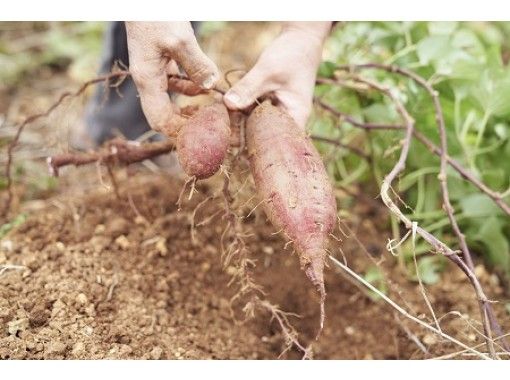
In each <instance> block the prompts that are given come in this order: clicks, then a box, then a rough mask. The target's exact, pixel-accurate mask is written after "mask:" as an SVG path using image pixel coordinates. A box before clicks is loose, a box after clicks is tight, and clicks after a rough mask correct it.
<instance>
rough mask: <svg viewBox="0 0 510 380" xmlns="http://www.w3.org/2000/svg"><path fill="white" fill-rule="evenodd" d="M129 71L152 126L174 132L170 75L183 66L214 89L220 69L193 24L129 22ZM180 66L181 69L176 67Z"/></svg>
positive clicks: (196, 79) (158, 129)
mask: <svg viewBox="0 0 510 380" xmlns="http://www.w3.org/2000/svg"><path fill="white" fill-rule="evenodd" d="M126 31H127V41H128V50H129V71H130V72H131V75H132V77H133V80H134V82H135V84H136V87H137V88H138V92H139V94H140V100H141V103H142V109H143V112H144V114H145V117H146V118H147V121H148V122H149V125H150V126H151V127H152V128H153V129H155V130H157V131H162V130H172V129H173V128H172V124H173V123H175V120H176V112H175V109H174V106H173V104H172V103H171V101H170V97H169V95H168V93H167V85H168V84H167V75H168V74H175V73H177V65H179V66H181V67H182V68H183V69H184V71H185V72H186V74H187V75H188V77H189V78H190V79H191V80H192V81H193V82H195V83H196V84H197V85H199V86H201V87H203V88H205V89H210V88H212V87H213V86H214V85H215V84H216V82H217V81H218V79H219V78H220V75H219V71H218V68H217V67H216V65H215V64H214V62H213V61H211V60H210V59H209V57H207V56H206V55H205V54H204V52H203V51H202V50H201V49H200V47H199V46H198V42H197V40H196V38H195V34H194V32H193V29H192V27H191V24H190V23H189V22H126ZM176 64H177V65H176Z"/></svg>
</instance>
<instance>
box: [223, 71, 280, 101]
mask: <svg viewBox="0 0 510 380" xmlns="http://www.w3.org/2000/svg"><path fill="white" fill-rule="evenodd" d="M276 88H277V85H276V84H274V83H273V82H271V81H270V80H269V79H268V74H267V70H265V69H264V68H263V67H261V66H260V65H255V66H254V67H253V69H251V70H250V71H249V72H248V73H247V74H246V75H245V76H244V77H243V78H241V80H239V82H237V83H236V84H235V85H234V86H233V87H232V88H231V89H230V90H228V92H227V93H226V94H225V96H224V97H223V101H224V102H225V105H226V106H227V107H228V108H230V109H233V110H236V109H244V108H246V107H249V106H250V105H252V104H253V103H255V101H256V100H257V98H259V97H260V96H262V95H264V94H267V93H269V92H271V91H274V90H276Z"/></svg>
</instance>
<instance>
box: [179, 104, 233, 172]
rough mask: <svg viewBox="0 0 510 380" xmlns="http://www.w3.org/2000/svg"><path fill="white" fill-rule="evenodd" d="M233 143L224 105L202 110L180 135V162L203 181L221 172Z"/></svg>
mask: <svg viewBox="0 0 510 380" xmlns="http://www.w3.org/2000/svg"><path fill="white" fill-rule="evenodd" d="M229 143H230V122H229V115H228V112H227V109H226V108H225V106H224V105H223V104H221V103H214V104H212V105H209V106H204V107H201V108H199V109H198V110H197V111H196V112H194V113H193V114H192V115H191V117H190V118H189V119H188V120H187V121H186V122H185V123H184V124H183V125H182V127H181V128H180V130H179V131H178V133H177V141H176V149H177V157H178V158H179V163H180V164H181V166H182V168H183V170H184V171H185V172H186V174H188V175H189V176H194V177H196V178H197V179H204V178H208V177H210V176H212V175H213V174H214V173H216V172H217V171H218V169H219V168H220V165H221V164H222V163H223V160H224V159H225V156H226V155H227V151H228V147H229Z"/></svg>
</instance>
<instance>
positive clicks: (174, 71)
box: [166, 59, 180, 75]
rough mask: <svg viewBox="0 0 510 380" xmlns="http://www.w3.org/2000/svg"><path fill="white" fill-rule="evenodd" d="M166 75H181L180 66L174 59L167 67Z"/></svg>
mask: <svg viewBox="0 0 510 380" xmlns="http://www.w3.org/2000/svg"><path fill="white" fill-rule="evenodd" d="M166 73H167V74H168V75H179V74H180V72H179V66H178V65H177V62H175V61H174V60H173V59H172V60H171V61H170V62H168V64H167V65H166Z"/></svg>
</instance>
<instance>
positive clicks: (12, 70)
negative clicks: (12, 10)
mask: <svg viewBox="0 0 510 380" xmlns="http://www.w3.org/2000/svg"><path fill="white" fill-rule="evenodd" d="M6 24H8V23H6ZM43 25H44V26H43V27H42V28H41V30H38V29H37V28H35V27H34V28H33V31H31V33H30V34H24V35H22V36H18V37H16V38H0V40H1V42H0V67H2V70H0V83H2V84H4V85H11V86H12V85H15V84H17V83H18V81H20V80H22V79H23V76H24V75H25V74H27V73H32V72H37V70H38V69H40V68H41V67H45V66H52V67H60V68H65V69H67V70H68V72H69V73H70V75H71V76H72V77H73V78H74V79H76V80H79V81H83V80H87V79H90V78H91V77H93V76H95V75H96V71H97V64H98V56H99V53H100V50H101V41H102V34H103V30H104V27H105V25H106V24H105V23H103V22H56V23H44V24H43ZM1 31H2V30H1V28H0V32H1ZM1 36H2V35H1V34H0V37H1Z"/></svg>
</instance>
